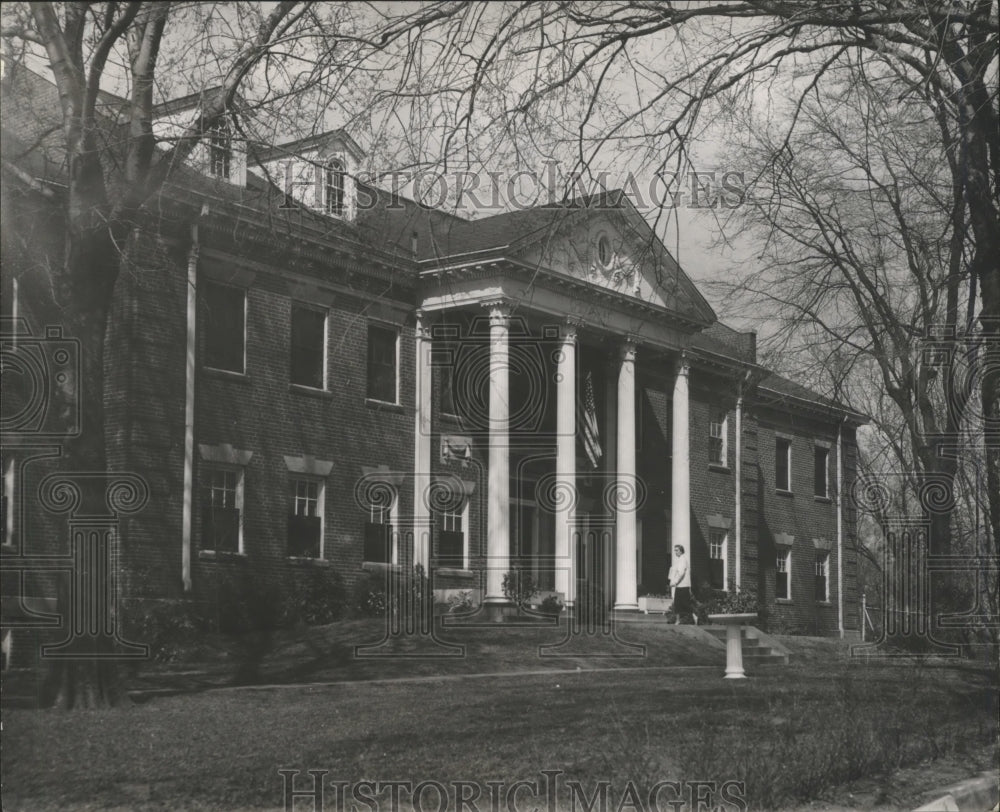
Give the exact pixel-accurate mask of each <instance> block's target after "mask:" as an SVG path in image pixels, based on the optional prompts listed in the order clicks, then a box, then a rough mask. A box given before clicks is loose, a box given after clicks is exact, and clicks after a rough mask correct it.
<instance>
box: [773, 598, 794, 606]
mask: <svg viewBox="0 0 1000 812" xmlns="http://www.w3.org/2000/svg"><path fill="white" fill-rule="evenodd" d="M774 602H775V603H776V604H778V606H791V605H792V599H791V598H775V599H774Z"/></svg>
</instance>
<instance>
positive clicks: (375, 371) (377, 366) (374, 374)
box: [368, 324, 399, 403]
mask: <svg viewBox="0 0 1000 812" xmlns="http://www.w3.org/2000/svg"><path fill="white" fill-rule="evenodd" d="M398 338H399V336H398V334H397V332H396V331H395V330H394V329H392V328H391V327H377V326H376V325H374V324H373V325H370V326H369V327H368V397H369V398H371V399H372V400H381V401H385V402H386V403H396V402H397V389H398V387H397V382H396V360H397V346H398V343H399V341H398Z"/></svg>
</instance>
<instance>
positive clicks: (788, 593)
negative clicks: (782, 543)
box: [774, 547, 792, 602]
mask: <svg viewBox="0 0 1000 812" xmlns="http://www.w3.org/2000/svg"><path fill="white" fill-rule="evenodd" d="M782 550H784V552H783V553H782V552H781V551H782ZM779 558H783V559H784V561H785V570H784V572H782V571H781V570H779V569H778V567H777V563H778V559H779ZM774 570H775V577H780V576H782V575H784V577H785V597H784V598H779V597H777V595H775V600H779V601H789V602H790V601H791V600H792V548H791V547H779V548H778V555H777V556H776V557H775V568H774ZM775 592H777V588H775Z"/></svg>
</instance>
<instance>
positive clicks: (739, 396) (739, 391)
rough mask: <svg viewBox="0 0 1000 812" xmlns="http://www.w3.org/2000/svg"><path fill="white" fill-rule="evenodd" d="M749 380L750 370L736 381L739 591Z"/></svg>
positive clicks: (737, 566) (741, 563)
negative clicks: (745, 402)
mask: <svg viewBox="0 0 1000 812" xmlns="http://www.w3.org/2000/svg"><path fill="white" fill-rule="evenodd" d="M749 380H750V371H749V370H747V372H746V373H745V374H744V375H743V378H742V379H741V380H739V381H737V382H736V453H735V459H734V460H733V466H734V467H735V468H736V476H735V477H733V479H734V480H735V481H736V494H735V497H736V498H735V501H736V506H735V509H734V510H735V513H736V516H735V525H736V532H735V534H734V539H733V540H734V543H735V545H736V591H737V592H739V591H740V588H741V587H742V584H743V387H744V386H745V385H746V384H747V382H748V381H749Z"/></svg>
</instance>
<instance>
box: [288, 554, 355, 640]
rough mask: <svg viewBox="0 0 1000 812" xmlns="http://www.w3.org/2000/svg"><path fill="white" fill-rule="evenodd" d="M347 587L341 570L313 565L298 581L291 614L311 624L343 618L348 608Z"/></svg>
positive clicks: (315, 624)
mask: <svg viewBox="0 0 1000 812" xmlns="http://www.w3.org/2000/svg"><path fill="white" fill-rule="evenodd" d="M347 604H348V600H347V590H346V588H345V587H344V580H343V578H341V577H340V573H338V572H336V571H335V570H331V569H329V568H323V569H320V568H310V570H309V572H308V573H307V574H306V576H305V577H303V578H298V579H296V581H295V591H294V593H293V595H292V606H291V607H290V613H291V615H292V617H293V618H294V619H295V620H300V621H302V622H303V623H305V624H306V625H307V626H324V625H326V624H327V623H333V622H334V621H335V620H340V619H341V618H342V617H343V616H344V614H345V612H346V610H347Z"/></svg>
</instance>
